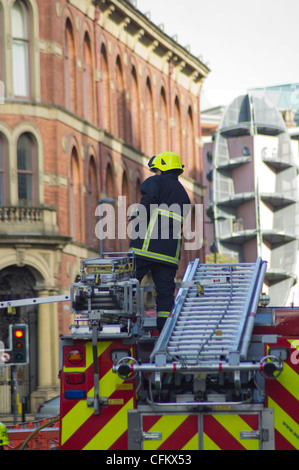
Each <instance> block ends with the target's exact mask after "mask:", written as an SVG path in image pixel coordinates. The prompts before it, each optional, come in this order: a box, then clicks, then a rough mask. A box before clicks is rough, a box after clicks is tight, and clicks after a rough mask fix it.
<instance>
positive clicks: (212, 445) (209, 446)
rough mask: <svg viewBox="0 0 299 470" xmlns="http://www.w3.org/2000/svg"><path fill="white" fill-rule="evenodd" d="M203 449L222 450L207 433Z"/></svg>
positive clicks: (204, 435) (204, 437)
mask: <svg viewBox="0 0 299 470" xmlns="http://www.w3.org/2000/svg"><path fill="white" fill-rule="evenodd" d="M203 448H204V450H221V448H220V447H218V446H217V444H215V442H214V441H212V439H211V438H210V437H209V436H208V435H207V434H206V433H203Z"/></svg>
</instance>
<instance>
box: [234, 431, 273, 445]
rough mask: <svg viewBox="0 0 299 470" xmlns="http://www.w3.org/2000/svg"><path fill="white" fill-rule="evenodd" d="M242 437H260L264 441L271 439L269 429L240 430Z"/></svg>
mask: <svg viewBox="0 0 299 470" xmlns="http://www.w3.org/2000/svg"><path fill="white" fill-rule="evenodd" d="M240 439H259V440H261V441H263V442H266V441H268V440H269V431H268V429H261V430H258V431H240Z"/></svg>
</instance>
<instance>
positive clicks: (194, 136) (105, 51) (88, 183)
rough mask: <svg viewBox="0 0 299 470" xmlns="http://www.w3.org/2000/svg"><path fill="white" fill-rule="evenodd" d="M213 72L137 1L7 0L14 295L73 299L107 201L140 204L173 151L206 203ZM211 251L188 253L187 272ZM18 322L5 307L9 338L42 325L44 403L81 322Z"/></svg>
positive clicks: (1, 276) (0, 220) (60, 311)
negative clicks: (66, 337) (21, 328)
mask: <svg viewBox="0 0 299 470" xmlns="http://www.w3.org/2000/svg"><path fill="white" fill-rule="evenodd" d="M208 71H209V70H208V68H207V66H206V65H205V64H203V63H202V62H201V61H200V60H198V59H197V58H195V57H194V56H193V55H192V54H191V53H190V52H189V51H188V50H187V49H186V48H183V47H182V46H180V45H179V44H178V43H177V42H176V41H175V40H174V39H172V38H170V37H169V36H167V35H166V34H165V33H164V32H163V30H162V29H161V28H160V27H158V26H156V25H154V24H153V23H152V22H151V21H150V20H149V18H148V17H147V16H145V15H144V14H142V13H141V12H140V11H139V10H138V9H137V8H135V7H134V6H133V5H132V4H131V2H129V1H124V0H113V1H110V0H97V1H92V0H68V1H67V0H14V1H13V0H0V83H1V87H0V90H3V91H2V93H1V95H0V103H1V104H0V299H8V298H15V297H16V296H20V297H24V296H25V297H30V296H32V295H34V296H40V295H55V294H61V293H65V292H66V293H68V292H69V285H70V283H71V282H73V281H74V279H75V277H76V274H77V272H78V269H79V265H80V259H82V258H86V257H90V256H97V253H98V245H99V240H98V239H97V238H96V236H95V225H96V223H97V217H96V216H95V209H96V207H97V204H98V200H99V199H102V198H104V197H106V196H109V197H113V198H114V199H115V201H117V200H118V196H121V195H125V196H126V197H127V205H129V204H132V203H134V202H136V201H138V199H139V186H140V183H141V182H142V181H143V180H144V179H145V178H146V177H148V176H149V175H150V174H149V172H148V168H147V162H148V158H149V157H150V156H152V155H155V154H156V153H159V152H160V151H162V150H173V151H176V152H178V153H180V154H181V155H182V159H183V163H184V164H185V172H184V175H183V177H182V179H181V180H182V183H183V184H184V186H185V187H186V189H187V191H188V192H189V195H190V198H191V201H192V204H193V205H194V204H200V203H201V202H202V197H203V191H204V190H203V187H202V185H201V146H202V145H201V130H200V113H199V108H200V106H199V104H200V90H201V85H202V81H203V79H204V78H205V77H206V75H207V73H208ZM127 246H128V241H127V240H118V239H116V240H106V241H105V242H104V250H105V251H114V250H117V251H124V250H126V248H127ZM199 255H200V253H199V251H197V252H196V253H191V252H187V251H186V252H184V253H183V257H182V262H181V268H180V272H179V273H178V274H179V275H181V273H182V272H183V271H184V269H185V266H186V263H187V261H188V260H190V259H193V258H194V256H199ZM14 315H15V316H14V317H13V318H12V317H11V316H9V314H8V313H7V312H6V311H3V310H0V332H1V335H2V337H5V335H6V331H7V326H8V324H9V323H11V322H16V321H24V322H28V323H29V325H30V332H31V333H30V334H31V341H30V344H31V361H30V377H31V379H30V390H31V391H32V392H34V393H33V395H32V402H31V404H32V408H34V407H35V405H36V403H38V402H39V401H41V400H42V399H43V398H44V397H45V396H48V395H53V394H55V393H56V392H57V386H58V378H57V371H58V336H59V334H61V333H66V332H68V326H69V324H70V323H71V322H72V319H71V317H70V314H69V306H68V304H67V303H66V304H65V305H64V304H58V305H57V304H49V305H43V306H41V307H39V308H38V309H37V308H35V309H32V308H29V307H27V308H22V309H20V310H18V311H17V312H16V313H15V314H14ZM0 339H1V337H0ZM4 339H5V338H4Z"/></svg>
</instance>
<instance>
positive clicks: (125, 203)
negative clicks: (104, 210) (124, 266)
mask: <svg viewBox="0 0 299 470" xmlns="http://www.w3.org/2000/svg"><path fill="white" fill-rule="evenodd" d="M121 194H122V196H123V198H122V200H121V207H120V208H119V210H121V214H120V215H119V217H118V220H119V221H120V223H121V224H122V226H121V227H119V228H118V233H121V240H120V243H121V247H120V248H121V251H127V250H128V249H129V241H128V239H127V236H126V235H127V232H126V224H127V213H128V207H129V204H130V200H129V198H130V189H129V182H128V178H127V173H126V172H125V171H124V172H123V177H122V188H121ZM122 222H123V223H122Z"/></svg>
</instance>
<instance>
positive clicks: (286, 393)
mask: <svg viewBox="0 0 299 470" xmlns="http://www.w3.org/2000/svg"><path fill="white" fill-rule="evenodd" d="M266 265H267V263H266V262H265V261H263V260H262V259H261V258H258V259H257V260H256V262H254V263H234V264H201V263H200V260H199V259H195V260H194V261H192V262H190V263H189V265H188V266H187V269H186V272H185V274H184V277H183V279H182V281H181V282H180V283H179V285H178V290H177V294H176V299H175V305H174V307H173V310H172V312H171V314H170V316H169V318H168V319H167V321H166V323H165V326H164V328H163V330H162V331H161V332H160V334H158V332H157V330H156V318H155V316H154V315H153V314H152V312H148V311H147V310H146V309H145V305H144V298H145V292H146V290H147V286H141V285H140V284H139V282H138V281H137V279H136V278H135V274H134V273H135V263H134V255H133V254H126V253H125V254H122V253H118V254H109V253H105V254H104V255H103V256H102V257H99V258H92V259H85V260H82V261H81V267H80V275H79V276H78V279H77V280H76V282H74V283H73V284H71V288H70V295H69V298H68V300H69V301H70V305H71V313H72V315H73V322H72V325H71V326H70V332H69V334H67V335H62V336H61V338H60V364H59V370H60V384H61V394H60V402H61V403H60V449H61V450H81V449H82V450H83V449H84V450H93V449H94V450H110V451H117V450H152V451H158V450H159V451H169V450H171V451H178V450H179V451H190V450H216V449H223V450H271V449H273V450H291V449H293V450H297V449H299V402H298V400H299V351H298V349H299V348H298V346H299V322H298V319H299V309H296V308H291V307H289V308H287V307H263V306H261V305H260V298H261V294H262V288H263V284H264V278H265V273H266ZM56 300H57V301H60V300H66V296H61V298H58V299H56ZM37 301H39V302H46V301H47V299H45V298H43V299H36V300H35V302H37ZM18 302H20V301H18ZM27 302H28V299H27Z"/></svg>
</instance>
